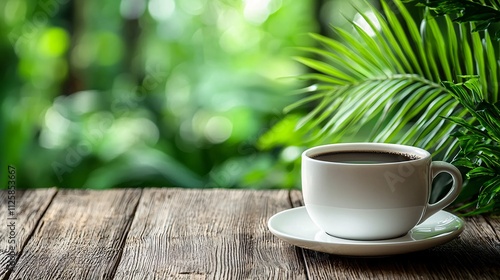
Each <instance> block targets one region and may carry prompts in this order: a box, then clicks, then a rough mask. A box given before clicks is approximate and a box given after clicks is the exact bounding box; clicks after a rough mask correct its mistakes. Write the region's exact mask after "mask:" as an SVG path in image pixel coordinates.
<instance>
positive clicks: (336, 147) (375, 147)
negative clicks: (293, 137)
mask: <svg viewBox="0 0 500 280" xmlns="http://www.w3.org/2000/svg"><path fill="white" fill-rule="evenodd" d="M384 148H385V149H384ZM335 151H366V152H379V151H380V152H394V151H395V152H397V153H406V154H411V155H414V156H416V157H417V158H416V159H412V160H409V161H401V162H382V163H345V162H331V161H323V160H318V159H315V158H313V156H314V155H318V154H322V153H328V152H335ZM430 157H431V154H430V153H429V152H428V151H426V150H424V149H422V148H419V147H415V146H409V145H403V144H394V143H375V142H351V143H334V144H326V145H320V146H314V147H311V148H308V149H306V150H305V151H304V152H302V159H307V160H309V161H312V162H317V163H322V164H329V165H343V166H344V165H349V166H353V165H355V166H384V165H396V164H408V163H409V164H411V163H415V162H419V161H423V160H427V159H428V158H430Z"/></svg>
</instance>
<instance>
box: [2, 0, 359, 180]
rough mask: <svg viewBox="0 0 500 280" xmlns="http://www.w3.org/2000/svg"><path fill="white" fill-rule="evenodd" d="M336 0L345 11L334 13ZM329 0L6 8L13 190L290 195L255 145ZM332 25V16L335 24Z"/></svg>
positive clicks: (19, 4) (280, 154) (274, 165)
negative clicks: (247, 190)
mask: <svg viewBox="0 0 500 280" xmlns="http://www.w3.org/2000/svg"><path fill="white" fill-rule="evenodd" d="M339 5H340V6H339ZM340 10H342V12H343V13H344V14H345V15H346V17H347V18H349V17H352V16H353V15H354V13H355V12H356V11H354V10H353V9H352V8H351V7H350V5H349V4H348V3H341V4H339V3H338V2H336V1H306V0H301V1H292V0H268V1H243V0H241V1H228V0H190V1H179V0H140V1H132V0H111V1H104V2H103V1H96V0H74V1H69V0H39V1H38V0H6V1H1V3H0V11H1V12H0V53H1V56H0V57H1V58H0V63H1V65H2V66H1V68H0V79H1V83H0V106H1V117H0V118H1V122H0V135H1V139H0V141H1V142H0V167H1V168H2V170H3V171H2V172H1V173H0V174H5V175H2V179H1V180H2V182H4V184H2V187H3V188H5V187H6V184H5V182H6V179H7V175H6V174H7V173H6V172H7V166H8V165H12V166H14V167H16V170H17V178H18V181H17V184H18V188H34V187H49V186H59V187H69V188H81V187H88V188H109V187H140V186H151V185H155V186H180V187H252V188H274V187H282V188H283V187H284V188H290V187H298V184H297V175H296V174H294V173H296V172H297V169H296V165H295V161H296V159H297V157H298V154H297V152H298V150H297V149H295V150H294V149H293V148H292V149H288V150H286V151H285V152H284V151H283V149H271V150H268V151H265V152H261V151H259V150H258V149H257V148H256V142H257V140H258V139H259V137H260V136H261V135H262V134H263V133H264V132H266V131H268V130H269V128H270V127H271V126H272V125H274V124H275V123H277V122H279V120H281V119H282V118H283V115H282V108H283V107H284V106H286V105H287V104H289V103H291V102H292V101H293V100H294V98H295V97H293V96H290V95H289V92H290V91H291V90H293V89H296V88H297V87H298V85H297V81H296V80H294V79H283V78H284V77H294V76H296V75H300V74H303V73H305V72H307V71H308V70H307V69H306V68H305V67H303V66H302V65H300V64H299V63H296V62H294V61H293V60H291V59H290V58H291V57H292V56H296V55H300V54H302V53H303V52H302V51H300V50H298V49H296V47H297V46H311V45H312V44H314V42H313V41H312V40H311V39H310V37H308V36H307V35H306V34H307V33H308V32H318V31H321V30H325V28H324V26H326V25H327V24H328V23H335V24H339V25H341V24H345V23H346V21H345V20H343V17H342V16H340ZM339 19H340V20H339Z"/></svg>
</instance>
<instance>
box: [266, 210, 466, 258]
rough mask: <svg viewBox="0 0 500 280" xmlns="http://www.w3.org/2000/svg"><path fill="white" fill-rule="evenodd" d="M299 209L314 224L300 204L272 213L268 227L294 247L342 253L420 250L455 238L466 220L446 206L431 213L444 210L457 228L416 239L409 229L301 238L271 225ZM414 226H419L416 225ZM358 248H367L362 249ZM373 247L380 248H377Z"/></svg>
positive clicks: (354, 254) (461, 230)
mask: <svg viewBox="0 0 500 280" xmlns="http://www.w3.org/2000/svg"><path fill="white" fill-rule="evenodd" d="M299 211H301V212H305V213H306V217H307V218H308V219H309V221H310V222H311V223H312V224H313V225H314V223H313V222H312V221H311V220H310V218H309V215H308V214H307V210H306V207H305V206H300V207H294V208H290V209H286V210H283V211H280V212H278V213H276V214H274V215H273V216H271V218H269V220H268V222H267V226H268V229H269V230H270V231H271V233H272V234H273V235H275V236H276V237H278V238H279V239H281V240H283V241H285V242H287V243H289V244H292V245H295V246H297V247H301V248H305V249H310V250H314V251H319V252H324V253H329V254H335V255H344V256H361V257H362V256H389V255H397V254H406V253H411V252H416V251H421V250H425V249H429V248H432V247H435V246H438V245H442V244H444V243H447V242H449V241H451V240H453V239H454V238H456V237H458V236H459V235H460V234H461V233H462V232H463V231H464V229H465V227H466V225H465V221H464V220H463V219H462V218H461V217H458V216H456V215H454V214H453V213H450V212H448V211H445V210H440V211H438V212H437V213H436V214H434V215H438V214H443V213H445V214H446V215H448V216H451V217H453V218H454V219H455V220H456V221H457V222H458V226H457V227H456V228H453V229H450V230H449V231H446V232H443V233H442V234H438V235H435V236H431V237H428V238H425V239H418V240H415V239H413V240H408V238H411V237H409V235H410V232H408V233H407V234H406V235H403V236H400V237H396V238H392V239H384V240H373V241H365V240H350V239H344V238H340V237H335V236H331V237H332V238H334V239H335V240H339V241H341V242H335V241H319V240H314V239H312V238H302V237H300V236H297V235H293V233H290V232H284V231H280V230H278V229H276V227H274V226H273V221H275V220H276V219H278V218H283V216H284V215H289V214H290V213H289V212H299ZM434 215H433V216H434ZM431 217H432V216H431ZM424 223H425V222H424ZM314 227H315V228H314V229H316V231H317V232H318V231H321V229H319V228H318V227H317V226H316V225H314ZM416 227H418V225H417V226H416ZM405 238H406V239H405ZM360 249H369V250H368V251H366V252H364V251H363V250H360ZM375 249H380V250H379V251H376V250H375Z"/></svg>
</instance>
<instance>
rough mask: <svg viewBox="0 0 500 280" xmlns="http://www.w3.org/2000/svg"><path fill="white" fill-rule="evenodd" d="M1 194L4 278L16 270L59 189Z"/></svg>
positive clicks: (0, 258)
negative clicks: (18, 260) (26, 246)
mask: <svg viewBox="0 0 500 280" xmlns="http://www.w3.org/2000/svg"><path fill="white" fill-rule="evenodd" d="M12 191H13V190H11V193H9V191H8V190H2V191H0V205H1V208H0V224H1V227H0V279H4V278H5V277H6V276H7V274H8V273H9V271H10V270H11V269H12V268H13V267H14V264H15V262H16V260H17V257H18V255H19V252H21V250H22V249H23V247H24V245H25V244H26V241H27V240H28V239H29V238H30V236H31V234H32V233H33V230H34V229H35V227H36V224H37V223H38V221H39V220H40V218H41V216H42V214H43V213H44V212H45V210H46V209H47V207H48V205H49V204H50V202H51V201H52V198H53V197H54V195H55V194H56V192H57V190H56V189H55V188H51V189H36V190H18V191H15V193H13V192H12Z"/></svg>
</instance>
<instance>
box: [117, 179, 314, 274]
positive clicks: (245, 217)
mask: <svg viewBox="0 0 500 280" xmlns="http://www.w3.org/2000/svg"><path fill="white" fill-rule="evenodd" d="M287 208H290V202H289V195H288V191H284V190H282V191H249V190H217V189H214V190H183V189H146V190H144V192H143V196H142V197H141V201H140V202H139V206H138V209H137V212H136V216H135V219H134V222H133V224H132V227H131V229H130V232H129V235H128V238H127V240H126V243H125V249H124V252H123V256H122V261H121V262H120V264H119V266H118V269H117V272H116V279H141V280H142V279H172V278H175V279H258V278H265V279H271V278H274V279H276V278H278V279H304V278H305V272H304V267H303V264H302V260H301V259H300V258H299V257H298V255H297V252H296V250H295V248H293V247H286V246H283V244H282V243H281V242H280V241H279V240H277V238H275V237H274V236H273V235H272V234H271V233H270V232H269V230H268V228H267V220H268V219H269V218H270V217H271V216H272V215H273V214H275V213H277V212H279V211H281V210H284V209H287Z"/></svg>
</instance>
